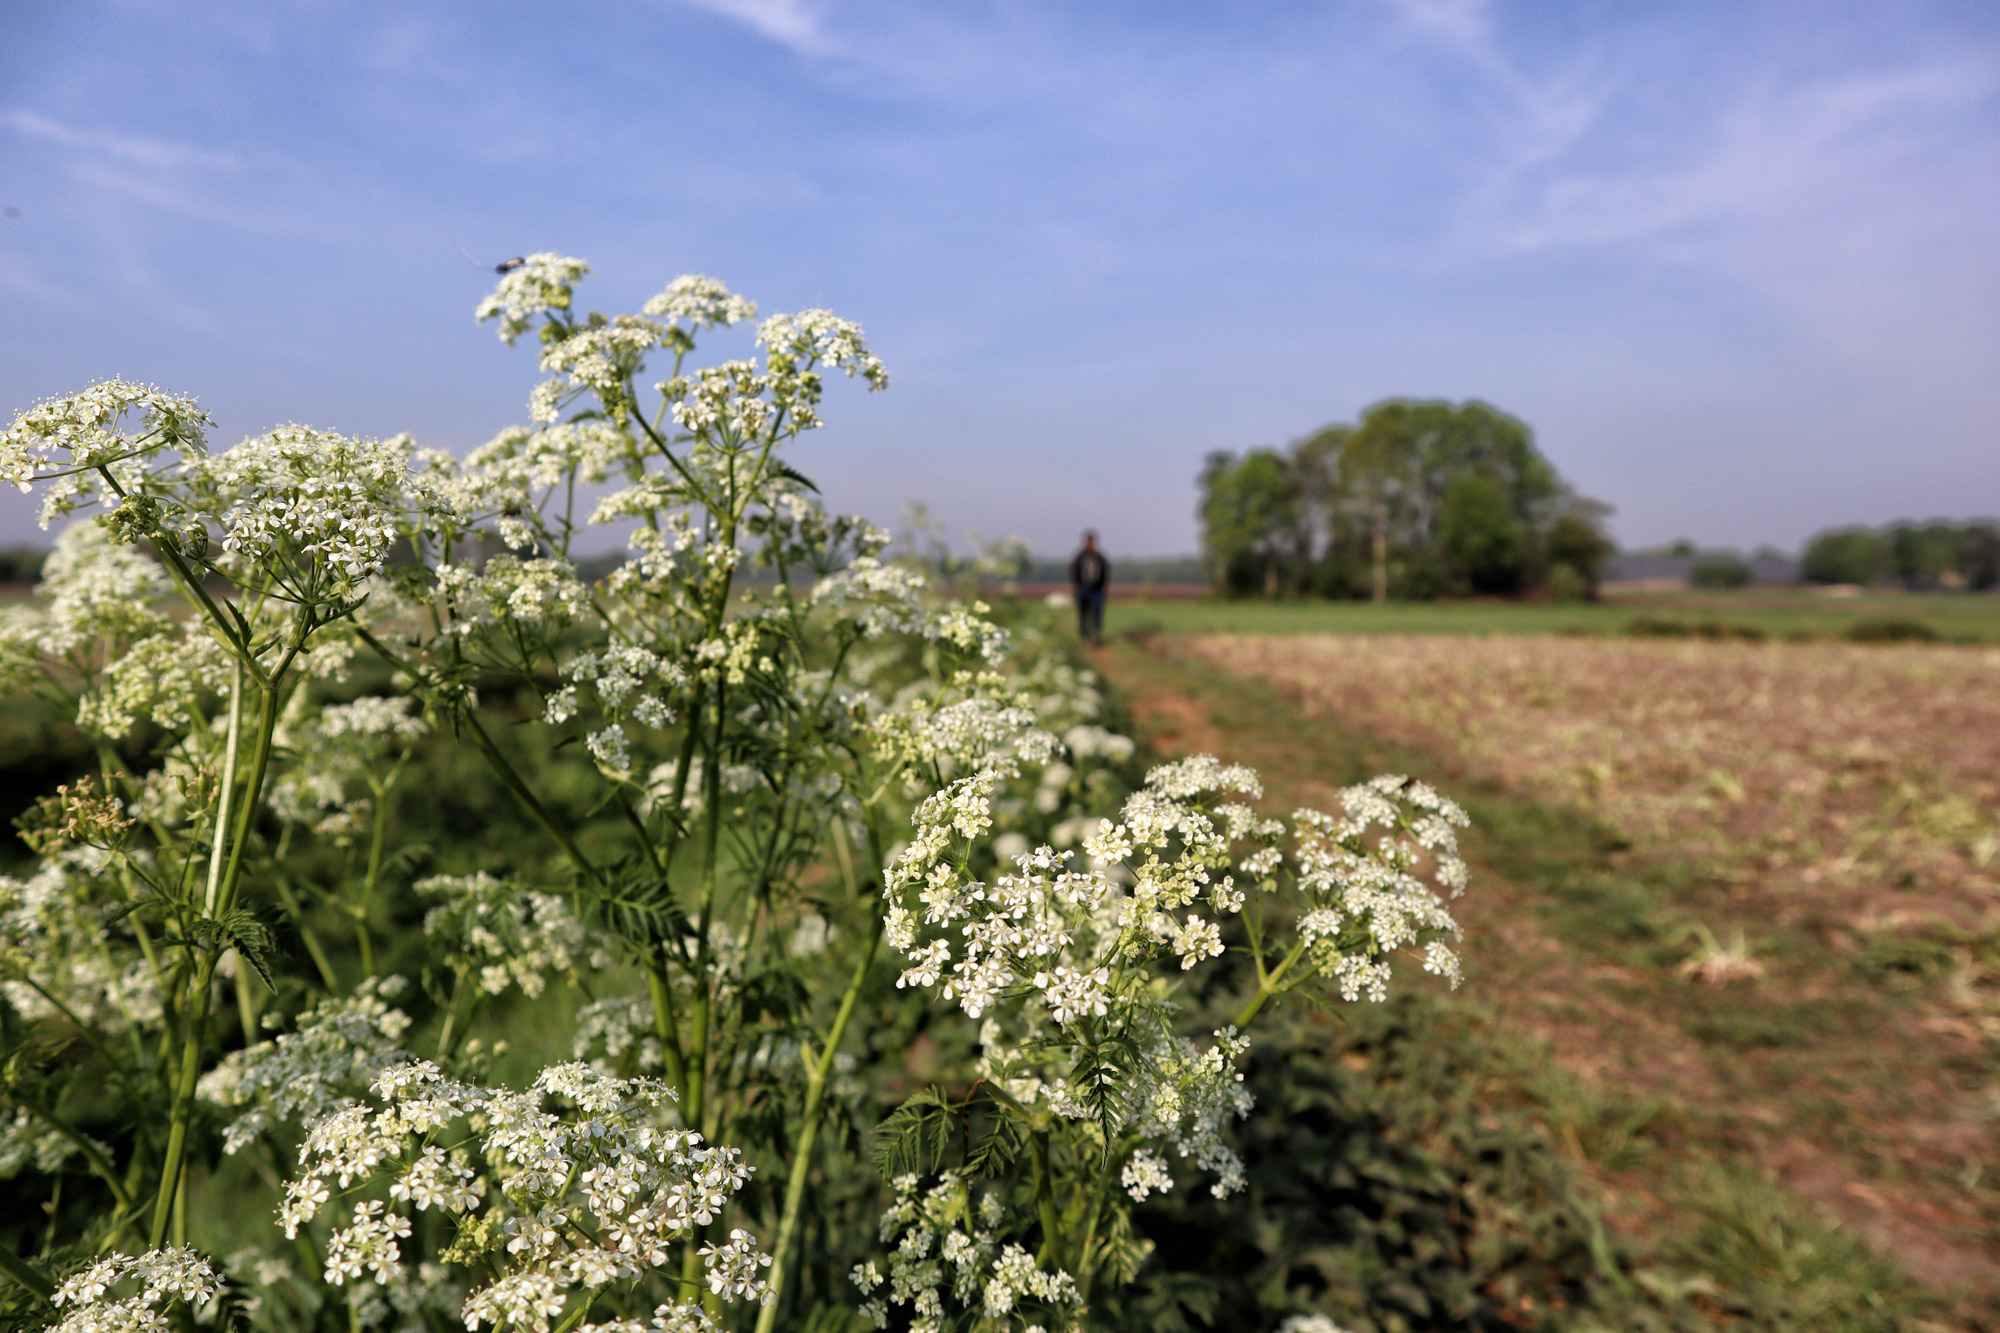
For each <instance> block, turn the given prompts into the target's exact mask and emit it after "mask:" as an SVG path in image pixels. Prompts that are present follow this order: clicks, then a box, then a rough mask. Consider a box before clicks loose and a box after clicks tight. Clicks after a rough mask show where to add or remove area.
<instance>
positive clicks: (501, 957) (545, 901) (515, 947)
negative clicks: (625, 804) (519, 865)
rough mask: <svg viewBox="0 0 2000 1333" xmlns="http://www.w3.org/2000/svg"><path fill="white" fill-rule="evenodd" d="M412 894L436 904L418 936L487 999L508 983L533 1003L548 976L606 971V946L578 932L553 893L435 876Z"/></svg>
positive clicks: (477, 878)
mask: <svg viewBox="0 0 2000 1333" xmlns="http://www.w3.org/2000/svg"><path fill="white" fill-rule="evenodd" d="M416 888H417V893H418V894H419V895H420V896H422V897H425V898H433V899H437V900H439V901H438V905H437V906H436V907H433V908H431V909H430V910H429V911H428V912H426V913H425V914H424V934H425V935H426V936H428V937H429V938H430V939H431V940H432V941H433V942H434V943H435V944H436V945H438V946H439V947H441V948H443V949H444V950H445V951H446V952H447V953H448V954H449V955H450V956H452V957H453V958H454V959H457V960H461V962H460V964H459V965H462V966H463V967H464V968H465V970H466V971H467V972H469V973H474V974H476V976H477V978H478V982H479V988H480V989H481V990H483V991H485V992H486V993H487V994H489V995H498V994H500V993H502V992H503V991H505V990H506V989H507V987H508V986H510V985H514V986H519V987H520V988H521V993H522V994H523V995H526V996H528V997H529V998H530V999H533V998H535V997H537V996H539V995H540V994H541V993H542V989H543V987H544V986H545V985H546V984H547V979H548V976H549V975H550V974H551V973H557V972H567V971H569V970H570V969H572V968H574V967H576V966H577V964H578V963H579V962H580V961H581V962H585V963H587V964H588V965H589V966H590V967H592V968H594V969H598V968H605V967H609V966H610V965H611V955H610V952H609V950H608V949H607V948H606V947H605V944H604V942H603V941H602V940H599V939H596V938H594V937H593V936H592V935H591V933H590V932H589V931H587V930H585V929H584V925H583V923H582V922H581V921H579V920H577V917H576V913H575V912H573V911H571V910H570V906H569V903H568V902H567V901H566V900H564V899H563V898H562V897H561V896H559V895H557V894H553V893H535V892H531V891H529V890H526V889H523V888H522V887H521V886H520V885H518V884H514V883H512V882H510V881H507V880H501V879H495V878H494V877H493V876H491V875H489V874H487V873H486V872H484V871H480V872H478V873H476V874H471V875H433V876H432V877H430V878H429V879H424V880H419V881H418V882H417V886H416Z"/></svg>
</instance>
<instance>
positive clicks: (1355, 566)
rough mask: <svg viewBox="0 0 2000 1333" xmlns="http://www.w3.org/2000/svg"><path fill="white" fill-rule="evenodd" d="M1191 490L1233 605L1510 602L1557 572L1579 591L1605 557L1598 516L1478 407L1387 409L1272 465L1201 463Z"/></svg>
mask: <svg viewBox="0 0 2000 1333" xmlns="http://www.w3.org/2000/svg"><path fill="white" fill-rule="evenodd" d="M1201 489H1202V502H1201V515H1202V531H1203V549H1204V551H1205V553H1206V555H1207V557H1208V561H1209V567H1210V570H1211V571H1212V574H1213V577H1214V578H1215V580H1216V582H1217V585H1218V586H1220V587H1223V588H1226V589H1229V590H1232V591H1235V592H1238V593H1244V592H1254V591H1256V590H1257V589H1258V588H1259V587H1260V586H1261V587H1262V588H1263V590H1264V591H1265V592H1267V593H1269V594H1275V593H1277V592H1278V591H1280V590H1300V591H1303V590H1305V589H1307V588H1316V589H1318V590H1319V591H1321V592H1323V593H1326V594H1328V595H1331V596H1355V595H1367V596H1372V597H1374V598H1375V599H1376V600H1378V601H1379V600H1382V599H1385V598H1387V597H1390V596H1399V597H1419V598H1420V597H1434V596H1437V595H1438V594H1440V593H1443V592H1448V591H1451V590H1453V589H1461V590H1463V589H1472V590H1477V591H1519V590H1521V589H1523V588H1525V587H1528V586H1530V585H1532V584H1534V583H1536V582H1538V581H1540V580H1542V579H1543V578H1545V577H1549V576H1550V575H1551V571H1552V570H1553V569H1555V568H1556V567H1557V566H1558V565H1561V564H1563V563H1564V561H1565V560H1568V561H1570V566H1569V567H1570V573H1569V574H1566V575H1565V576H1564V577H1565V578H1567V579H1569V581H1570V582H1571V583H1573V584H1578V585H1579V586H1581V587H1583V588H1585V589H1588V588H1590V587H1594V586H1595V582H1596V578H1597V571H1598V568H1599V567H1600V566H1601V565H1602V563H1603V559H1604V556H1605V555H1606V554H1608V546H1606V545H1605V543H1604V539H1603V536H1602V534H1601V533H1600V532H1598V531H1597V529H1596V523H1597V521H1598V519H1599V518H1601V516H1602V515H1603V514H1604V513H1606V512H1608V511H1606V509H1605V508H1604V507H1603V506H1601V505H1596V504H1594V502H1590V501H1586V500H1583V499H1582V498H1581V497H1579V496H1577V495H1576V494H1575V493H1574V492H1573V491H1571V490H1570V489H1569V487H1567V486H1566V485H1564V484H1563V481H1562V479H1561V478H1560V477H1559V476H1557V474H1556V470H1555V468H1554V467H1552V466H1551V465H1550V464H1549V461H1548V460H1547V459H1546V458H1544V457H1542V455H1541V453H1540V451H1539V450H1537V449H1536V448H1535V443H1534V435H1533V433H1532V432H1531V431H1530V430H1529V429H1528V427H1527V425H1526V423H1524V422H1522V421H1520V420H1519V419H1517V418H1515V417H1511V416H1509V415H1507V414H1506V413H1505V412H1502V411H1500V410H1498V409H1497V408H1494V407H1492V406H1490V405H1488V404H1486V403H1481V402H1477V401H1473V402H1465V403H1450V402H1443V401H1436V400H1416V399H1390V400H1388V401H1386V402H1381V403H1377V404H1375V405H1374V406H1373V407H1371V408H1369V409H1368V410H1367V411H1366V412H1364V413H1362V415H1361V419H1360V420H1359V422H1357V423H1356V424H1355V425H1353V426H1347V425H1338V424H1337V425H1331V426H1327V427H1324V428H1323V429H1321V430H1319V431H1317V432H1315V433H1314V434H1312V435H1309V436H1307V437H1306V438H1304V439H1302V440H1299V441H1298V442H1296V443H1295V444H1293V445H1291V446H1290V447H1289V448H1288V449H1286V450H1284V451H1282V452H1280V451H1277V450H1270V449H1256V450H1251V451H1249V452H1248V453H1245V454H1241V455H1238V454H1233V453H1218V454H1211V455H1210V456H1209V459H1208V462H1207V464H1206V465H1205V466H1204V468H1203V470H1202V474H1201ZM1454 497H1456V498H1454ZM1565 516H1570V517H1571V518H1572V520H1573V521H1572V522H1571V524H1570V529H1569V530H1568V535H1567V536H1566V537H1565V538H1564V539H1563V540H1564V541H1567V542H1568V543H1569V547H1568V549H1569V550H1570V554H1569V556H1566V557H1562V558H1558V557H1556V556H1555V555H1553V554H1552V553H1551V548H1550V545H1549V539H1550V538H1551V537H1552V536H1554V535H1555V533H1556V525H1557V524H1558V523H1559V522H1560V521H1562V520H1563V519H1564V518H1565ZM1579 525H1580V526H1579ZM1558 545H1561V543H1560V542H1559V543H1558ZM1599 548H1602V549H1599Z"/></svg>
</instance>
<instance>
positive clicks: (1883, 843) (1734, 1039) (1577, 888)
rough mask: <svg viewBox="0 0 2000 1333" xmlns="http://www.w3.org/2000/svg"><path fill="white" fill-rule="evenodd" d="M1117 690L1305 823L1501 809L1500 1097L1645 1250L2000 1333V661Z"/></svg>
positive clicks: (1211, 648) (1246, 649) (1311, 665)
mask: <svg viewBox="0 0 2000 1333" xmlns="http://www.w3.org/2000/svg"><path fill="white" fill-rule="evenodd" d="M1966 600H1967V602H1970V601H1971V599H1966ZM1148 609H1149V610H1150V609H1151V608H1148ZM1286 609H1288V608H1286ZM1230 610H1231V608H1227V607H1223V608H1209V609H1207V615H1208V616H1209V617H1211V618H1214V619H1222V620H1226V619H1227V616H1228V613H1229V612H1230ZM1276 610H1280V609H1279V608H1273V611H1276ZM1342 610H1344V611H1348V612H1349V613H1353V612H1355V611H1368V610H1373V608H1342ZM1383 610H1384V611H1385V612H1402V613H1404V614H1406V615H1408V616H1410V617H1411V618H1412V619H1418V618H1420V617H1421V614H1422V612H1423V610H1424V609H1423V608H1384V609H1383ZM1218 613H1219V614H1218ZM1303 613H1304V612H1303V609H1302V610H1301V611H1299V612H1297V614H1300V615H1303ZM1551 614H1553V613H1551ZM1187 617H1188V618H1189V619H1191V620H1198V619H1199V616H1198V614H1197V612H1196V611H1195V610H1193V609H1190V611H1189V612H1188V613H1187ZM1110 660H1111V661H1112V662H1113V663H1114V675H1115V676H1116V677H1117V678H1118V679H1120V680H1121V681H1122V682H1123V683H1124V684H1125V685H1126V686H1127V687H1128V688H1129V689H1130V690H1131V691H1132V693H1133V699H1134V703H1135V707H1137V709H1138V710H1139V712H1140V714H1141V716H1142V718H1144V719H1145V729H1146V730H1148V731H1149V732H1150V734H1151V736H1152V738H1153V739H1154V741H1155V743H1156V744H1159V745H1161V746H1162V747H1163V748H1164V749H1166V750H1168V751H1172V750H1175V749H1205V748H1226V749H1227V750H1229V751H1230V752H1232V753H1236V754H1239V755H1242V756H1243V757H1245V758H1246V759H1249V760H1250V761H1252V762H1256V763H1259V764H1260V765H1261V766H1262V767H1263V769H1264V771H1265V772H1266V774H1267V776H1272V775H1276V774H1283V775H1284V777H1283V778H1282V779H1281V780H1282V781H1284V782H1285V783H1286V784H1287V785H1286V787H1285V790H1284V792H1283V795H1284V796H1286V797H1288V798H1291V799H1297V800H1301V801H1312V800H1321V799H1324V794H1325V791H1326V789H1327V788H1328V787H1330V786H1331V785H1333V784H1336V783H1338V782H1341V781H1344V780H1346V775H1347V773H1348V772H1350V771H1353V770H1356V769H1358V768H1362V767H1367V766H1370V765H1373V766H1376V767H1380V766H1383V765H1385V764H1386V765H1390V766H1395V767H1403V768H1407V769H1409V770H1411V771H1413V772H1416V773H1418V774H1420V775H1422V776H1426V777H1434V778H1436V779H1437V780H1439V781H1440V782H1443V783H1446V784H1448V785H1449V786H1450V787H1451V789H1453V790H1455V791H1460V792H1463V793H1465V794H1467V795H1468V796H1469V797H1470V800H1469V808H1470V810H1471V811H1472V813H1473V816H1474V820H1475V824H1476V825H1478V826H1480V835H1479V836H1478V838H1477V839H1476V840H1475V844H1474V852H1473V860H1474V865H1475V869H1476V870H1477V871H1478V872H1481V873H1480V877H1479V879H1478V881H1477V885H1476V888H1477V891H1476V892H1475V893H1473V894H1472V895H1469V897H1468V899H1467V903H1466V909H1465V916H1466V918H1467V919H1468V921H1469V923H1470V927H1469V928H1470V931H1471V938H1470V939H1469V940H1468V941H1467V957H1468V966H1469V977H1470V980H1469V982H1468V992H1467V993H1465V994H1464V995H1463V998H1465V999H1466V1000H1467V1001H1468V1002H1469V1003H1470V1004H1472V1005H1473V1006H1475V1007H1476V1008H1477V1009H1478V1010H1479V1011H1480V1012H1481V1013H1483V1014H1485V1015H1487V1016H1489V1017H1490V1019H1491V1021H1492V1023H1493V1028H1492V1033H1491V1036H1492V1051H1493V1052H1494V1056H1493V1059H1494V1061H1495V1063H1494V1064H1493V1065H1492V1067H1491V1069H1489V1071H1488V1074H1489V1076H1490V1077H1491V1078H1492V1079H1493V1080H1495V1086H1496V1087H1499V1086H1502V1085H1507V1086H1511V1087H1512V1088H1513V1092H1512V1093H1511V1094H1506V1095H1502V1094H1500V1093H1496V1094H1495V1096H1496V1098H1497V1099H1498V1100H1499V1101H1506V1100H1508V1097H1509V1096H1511V1097H1512V1099H1513V1100H1514V1101H1515V1102H1517V1103H1519V1104H1521V1105H1523V1106H1525V1107H1527V1108H1528V1113H1529V1114H1530V1117H1531V1118H1532V1119H1534V1120H1535V1121H1536V1122H1537V1123H1538V1124H1539V1125H1541V1126H1542V1128H1543V1130H1544V1131H1545V1132H1546V1133H1547V1134H1548V1136H1549V1137H1550V1138H1551V1139H1552V1140H1554V1141H1556V1142H1557V1143H1559V1144H1561V1145H1562V1146H1563V1147H1564V1149H1565V1151H1566V1153H1567V1155H1569V1156H1570V1157H1571V1158H1573V1159H1574V1160H1576V1161H1577V1162H1579V1163H1580V1164H1582V1166H1583V1168H1584V1169H1585V1170H1586V1171H1587V1173H1588V1175H1589V1176H1590V1178H1591V1180H1592V1182H1593V1186H1594V1188H1595V1190H1596V1191H1598V1193H1599V1197H1601V1199H1602V1201H1603V1206H1604V1208H1605V1215H1606V1218H1607V1222H1608V1223H1609V1224H1610V1225H1611V1227H1612V1229H1613V1230H1614V1232H1615V1233H1617V1234H1618V1235H1619V1236H1620V1237H1622V1238H1623V1240H1624V1242H1625V1243H1629V1244H1631V1245H1633V1246H1635V1247H1637V1250H1638V1251H1639V1252H1641V1253H1651V1254H1657V1255H1666V1256H1674V1257H1677V1262H1678V1265H1679V1267H1678V1268H1677V1269H1675V1271H1678V1272H1680V1273H1681V1274H1682V1279H1681V1280H1683V1281H1691V1282H1694V1283H1695V1284H1696V1288H1699V1287H1700V1286H1701V1284H1703V1283H1710V1284H1715V1285H1716V1287H1717V1289H1718V1290H1728V1289H1730V1287H1731V1284H1732V1283H1734V1284H1736V1286H1737V1287H1739V1288H1741V1287H1743V1286H1744V1285H1745V1284H1746V1283H1748V1284H1750V1285H1755V1282H1763V1283H1766V1284H1772V1285H1774V1288H1775V1290H1777V1291H1779V1292H1783V1293H1786V1294H1785V1295H1784V1296H1782V1297H1780V1298H1778V1299H1777V1304H1776V1306H1774V1308H1779V1307H1782V1308H1785V1309H1788V1310H1790V1312H1791V1313H1790V1315H1789V1316H1788V1319H1789V1318H1797V1319H1798V1320H1799V1321H1800V1322H1798V1323H1797V1324H1796V1325H1793V1324H1791V1323H1789V1322H1788V1323H1786V1324H1784V1325H1783V1326H1798V1327H1866V1326H1887V1327H1893V1326H1897V1324H1896V1323H1895V1319H1899V1318H1905V1317H1907V1318H1909V1319H1914V1320H1918V1321H1919V1322H1924V1321H1930V1322H1934V1323H1937V1325H1938V1326H1943V1327H1988V1326H1991V1324H1990V1321H1991V1320H1992V1319H1993V1318H1994V1314H1993V1312H1994V1310H1995V1309H1996V1297H1997V1296H2000V1261H1996V1259H1995V1255H1996V1253H2000V1248H1996V1244H1997V1243H2000V1180H1996V1177H1995V1173H1994V1171H1993V1169H1992V1167H1991V1165H1990V1164H1991V1163H1992V1162H1994V1161H1996V1160H2000V1151H1996V1150H2000V1135H1996V1126H2000V1079H1996V1077H1995V1074H1994V1069H1995V1063H1994V1055H1995V1053H1996V1050H2000V824H1997V823H1996V820H1997V819H2000V763H1996V761H2000V694H1996V689H1995V687H1996V686H1997V685H2000V652H1995V651H1993V650H1991V649H1986V648H1979V647H1945V646H1922V645H1896V646H1864V645H1858V644H1855V645H1850V644H1844V643H1825V642H1816V643H1784V642H1770V643H1752V642H1743V641H1722V642H1717V641H1692V640H1668V639H1658V638H1652V639H1632V638H1575V637H1557V636H1541V637H1535V636H1507V637H1501V636H1485V637H1464V636H1453V637H1446V636H1442V635H1438V634H1434V633H1433V634H1423V633H1405V634H1377V635H1344V636H1339V637H1335V636H1331V635H1315V636H1296V637H1281V636H1277V635H1273V634H1269V633H1260V634H1206V635H1187V636H1179V635H1174V636H1159V637H1153V638H1149V639H1146V640H1144V641H1143V642H1131V643H1128V644H1126V645H1125V646H1123V647H1121V648H1120V649H1119V650H1118V651H1117V652H1116V653H1115V654H1113V655H1112V657H1111V659H1110ZM1510 1069H1511V1070H1512V1071H1513V1072H1512V1073H1509V1072H1507V1071H1508V1070H1510ZM1523 1069H1526V1070H1528V1071H1529V1072H1527V1073H1525V1074H1524V1073H1522V1072H1521V1071H1522V1070H1523ZM1760 1190H1761V1191H1762V1193H1758V1191H1760ZM1746 1191H1747V1193H1746ZM1753 1195H1754V1196H1755V1197H1752V1196H1753ZM1857 1239H1858V1240H1859V1241H1860V1243H1861V1244H1860V1247H1859V1248H1857V1249H1855V1250H1853V1251H1852V1252H1851V1253H1850V1254H1849V1255H1848V1258H1847V1259H1846V1260H1845V1261H1841V1262H1834V1261H1832V1260H1831V1258H1830V1256H1832V1255H1834V1254H1835V1253H1837V1252H1840V1250H1841V1247H1842V1246H1843V1245H1853V1244H1854V1243H1855V1241H1856V1240H1857ZM1705 1247H1707V1248H1705ZM1864 1255H1873V1256H1879V1257H1880V1258H1881V1259H1882V1260H1883V1261H1884V1263H1885V1266H1884V1267H1881V1268H1876V1269H1871V1268H1869V1267H1868V1261H1867V1260H1866V1259H1864V1258H1863V1256H1864ZM1731 1265H1736V1270H1737V1271H1735V1272H1734V1275H1733V1276H1730V1275H1729V1272H1728V1271H1727V1270H1730V1269H1731ZM1760 1265H1761V1268H1759V1266H1760ZM1669 1266H1670V1267H1671V1266H1672V1265H1671V1264H1670V1265H1669ZM1843 1266H1844V1271H1843ZM1690 1269H1692V1270H1695V1271H1694V1272H1693V1274H1692V1276H1690V1275H1689V1270H1690ZM1745 1269H1758V1270H1759V1272H1761V1277H1756V1278H1755V1282H1753V1281H1752V1277H1751V1275H1749V1274H1747V1273H1746V1272H1745V1271H1742V1270H1745ZM1904 1284H1907V1285H1904ZM1689 1290H1690V1291H1693V1292H1695V1294H1694V1295H1693V1296H1691V1297H1690V1299H1693V1300H1695V1301H1696V1302H1697V1303H1699V1302H1700V1301H1701V1300H1702V1299H1704V1298H1703V1297H1702V1296H1701V1295H1700V1293H1699V1291H1697V1290H1696V1289H1695V1288H1690V1289H1689ZM1724 1304H1725V1305H1726V1304H1729V1302H1728V1301H1724ZM1743 1306H1744V1302H1743V1301H1742V1300H1739V1301H1738V1302H1737V1305H1736V1308H1737V1309H1742V1308H1743ZM1869 1310H1875V1311H1876V1312H1877V1314H1879V1315H1880V1317H1881V1318H1882V1319H1883V1320H1885V1321H1887V1322H1885V1323H1883V1324H1881V1325H1876V1324H1874V1323H1872V1322H1871V1320H1872V1319H1873V1318H1874V1316H1871V1315H1869V1314H1867V1313H1866V1312H1867V1311H1869ZM1897 1310H1901V1311H1902V1312H1903V1313H1902V1314H1895V1313H1894V1312H1895V1311H1897ZM1812 1311H1817V1313H1809V1312H1812ZM1843 1311H1845V1313H1842V1312H1843ZM1892 1316H1893V1317H1892ZM1773 1317H1775V1316H1773ZM1939 1321H1941V1322H1939Z"/></svg>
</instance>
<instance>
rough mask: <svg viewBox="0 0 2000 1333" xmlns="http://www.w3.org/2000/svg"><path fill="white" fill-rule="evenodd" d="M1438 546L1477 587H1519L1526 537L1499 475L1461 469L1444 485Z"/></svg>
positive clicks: (1500, 590)
mask: <svg viewBox="0 0 2000 1333" xmlns="http://www.w3.org/2000/svg"><path fill="white" fill-rule="evenodd" d="M1438 548H1439V550H1440V552H1441V553H1442V554H1443V555H1444V558H1445V562H1446V564H1447V566H1448V567H1449V568H1450V569H1451V570H1452V571H1453V572H1454V573H1455V574H1457V576H1458V577H1459V578H1461V579H1463V580H1464V581H1465V583H1466V585H1467V586H1469V587H1470V588H1471V590H1472V591H1473V592H1484V593H1510V592H1519V591H1520V589H1521V585H1522V583H1523V581H1524V580H1525V579H1526V576H1527V572H1528V540H1527V533H1526V532H1525V530H1524V525H1523V524H1522V523H1521V521H1520V519H1519V518H1517V517H1516V516H1515V514H1514V506H1513V505H1512V504H1510V503H1509V502H1508V496H1507V492H1506V491H1505V490H1503V489H1502V488H1501V485H1500V483H1499V481H1498V480H1496V479H1495V478H1493V477H1491V476H1489V475H1487V474H1485V473H1481V472H1463V473H1460V474H1459V475H1458V476H1457V477H1456V478H1454V479H1453V481H1452V483H1451V484H1450V485H1449V486H1447V487H1446V488H1445V494H1444V504H1443V505H1442V506H1440V508H1439V512H1438Z"/></svg>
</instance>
